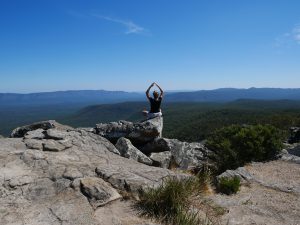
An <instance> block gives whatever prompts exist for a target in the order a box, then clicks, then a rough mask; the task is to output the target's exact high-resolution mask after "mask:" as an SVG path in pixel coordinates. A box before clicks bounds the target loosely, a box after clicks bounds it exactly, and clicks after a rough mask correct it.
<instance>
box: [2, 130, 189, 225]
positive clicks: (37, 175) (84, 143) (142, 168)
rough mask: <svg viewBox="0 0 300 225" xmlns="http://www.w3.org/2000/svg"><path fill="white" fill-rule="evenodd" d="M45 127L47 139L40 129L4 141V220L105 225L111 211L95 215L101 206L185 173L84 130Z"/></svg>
mask: <svg viewBox="0 0 300 225" xmlns="http://www.w3.org/2000/svg"><path fill="white" fill-rule="evenodd" d="M37 129H40V126H38V127H37ZM49 129H53V128H49ZM49 129H48V128H47V130H49ZM43 130H44V129H43ZM47 130H44V132H42V133H43V134H45V137H44V138H43V137H42V136H40V134H41V133H40V131H38V132H37V134H38V135H33V133H30V134H28V135H26V137H25V138H3V139H0V202H1V204H0V221H1V222H0V224H23V223H24V221H25V222H26V224H36V225H41V224H54V225H56V224H57V225H58V224H66V225H71V224H72V225H86V224H91V225H96V224H104V223H103V221H106V220H107V218H105V217H110V215H103V214H101V216H99V215H97V210H98V209H99V207H98V206H101V208H105V207H111V206H112V205H113V204H118V203H117V200H116V199H118V198H120V195H119V194H121V193H124V191H126V192H128V191H131V192H134V193H136V192H138V191H139V190H140V189H143V188H148V187H153V186H158V185H160V184H162V182H163V180H164V179H166V178H168V177H180V178H181V177H182V178H184V177H186V176H187V175H183V174H179V173H175V172H172V171H170V170H167V169H162V168H158V167H152V166H148V165H145V164H142V163H139V162H136V161H135V160H132V159H127V158H124V157H121V156H120V155H118V154H116V152H119V151H118V150H117V149H116V148H115V147H114V145H113V144H112V143H110V142H109V141H108V140H107V139H105V138H103V137H101V136H99V135H96V134H94V133H91V132H87V131H85V130H60V129H59V130H52V131H51V132H45V131H47ZM32 131H33V130H32ZM58 131H59V132H58ZM41 138H42V139H41ZM50 142H51V143H50ZM62 146H64V147H62ZM62 148H64V149H62ZM122 191H123V192H122ZM113 200H116V201H113ZM107 203H110V204H107ZM108 205H109V206H108ZM97 207H98V208H97ZM96 208H97V209H96ZM118 219H119V220H120V221H122V215H120V217H119V218H118ZM105 224H106V223H105ZM107 224H108V225H110V224H112V223H107ZM122 224H123V222H122ZM124 224H125V222H124ZM132 224H134V223H132ZM136 224H142V223H136Z"/></svg>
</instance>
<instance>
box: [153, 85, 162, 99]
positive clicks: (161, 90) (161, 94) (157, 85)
mask: <svg viewBox="0 0 300 225" xmlns="http://www.w3.org/2000/svg"><path fill="white" fill-rule="evenodd" d="M154 84H155V85H156V86H157V87H158V89H159V90H160V96H159V97H161V98H162V97H163V95H164V91H163V89H161V87H160V86H159V85H158V84H157V83H154Z"/></svg>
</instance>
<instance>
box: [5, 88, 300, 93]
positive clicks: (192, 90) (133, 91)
mask: <svg viewBox="0 0 300 225" xmlns="http://www.w3.org/2000/svg"><path fill="white" fill-rule="evenodd" d="M155 89H157V88H155ZM219 89H239V90H248V89H300V87H295V88H290V87H288V88H284V87H246V88H239V87H219V88H214V89H185V90H164V91H165V92H169V93H172V92H195V91H214V90H219ZM68 91H70V92H71V91H109V92H128V93H145V90H143V91H135V90H132V91H131V90H129V91H126V90H108V89H70V90H68V89H66V90H53V91H36V92H0V94H36V93H52V92H68Z"/></svg>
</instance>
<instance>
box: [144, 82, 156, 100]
mask: <svg viewBox="0 0 300 225" xmlns="http://www.w3.org/2000/svg"><path fill="white" fill-rule="evenodd" d="M153 86H154V83H152V84H151V85H150V86H149V87H148V89H147V91H146V96H147V98H148V99H150V95H149V91H150V89H151V88H152V87H153Z"/></svg>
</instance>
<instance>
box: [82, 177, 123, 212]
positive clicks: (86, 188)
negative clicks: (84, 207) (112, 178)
mask: <svg viewBox="0 0 300 225" xmlns="http://www.w3.org/2000/svg"><path fill="white" fill-rule="evenodd" d="M80 187H81V191H82V193H83V194H84V195H85V196H86V197H87V198H88V199H89V201H90V203H91V205H92V206H93V207H94V208H97V207H99V206H103V205H105V204H107V203H109V202H111V201H114V200H116V199H119V198H121V195H120V194H119V193H118V192H117V191H116V190H115V189H114V188H112V187H111V185H110V184H108V183H107V182H105V181H104V180H102V179H100V178H96V177H86V178H82V179H81V180H80Z"/></svg>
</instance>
